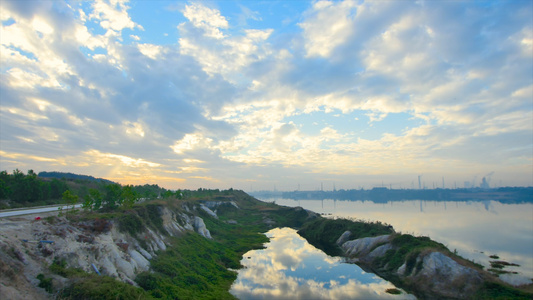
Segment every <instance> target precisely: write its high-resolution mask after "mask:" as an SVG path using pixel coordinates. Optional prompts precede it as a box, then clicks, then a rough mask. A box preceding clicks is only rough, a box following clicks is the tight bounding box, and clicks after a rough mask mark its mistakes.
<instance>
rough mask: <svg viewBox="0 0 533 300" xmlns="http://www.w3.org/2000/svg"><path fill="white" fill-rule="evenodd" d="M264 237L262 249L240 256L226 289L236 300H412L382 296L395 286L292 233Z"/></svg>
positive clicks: (285, 230)
mask: <svg viewBox="0 0 533 300" xmlns="http://www.w3.org/2000/svg"><path fill="white" fill-rule="evenodd" d="M267 236H268V237H269V238H270V242H269V243H268V244H266V245H265V246H266V249H262V250H252V251H249V252H248V253H246V254H244V259H243V260H242V262H241V263H242V265H243V266H244V268H243V269H241V270H239V275H238V278H237V280H236V281H235V282H234V284H233V286H232V288H231V290H230V292H231V293H232V294H233V295H234V296H236V297H237V298H239V299H415V297H414V296H412V295H406V294H405V293H404V294H402V295H399V296H395V295H390V294H388V293H386V292H385V290H386V289H388V288H394V285H392V284H391V283H389V282H387V281H385V280H383V279H381V278H379V277H378V276H376V275H374V274H370V273H366V272H364V271H363V270H362V269H361V268H359V267H358V266H357V265H354V264H346V263H343V262H342V259H341V258H338V257H331V256H328V255H326V254H325V253H324V252H322V251H321V250H318V249H316V248H315V247H313V246H312V245H310V244H309V243H307V241H306V240H305V239H303V238H302V237H300V236H299V235H298V234H297V233H296V231H295V230H294V229H290V228H276V229H272V230H271V231H269V232H268V233H267Z"/></svg>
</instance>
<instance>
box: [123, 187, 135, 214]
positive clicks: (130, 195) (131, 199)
mask: <svg viewBox="0 0 533 300" xmlns="http://www.w3.org/2000/svg"><path fill="white" fill-rule="evenodd" d="M121 199H122V206H123V207H124V208H132V207H133V204H134V203H135V201H136V200H137V193H136V192H135V191H134V190H133V186H132V185H126V186H124V187H123V188H122V193H121Z"/></svg>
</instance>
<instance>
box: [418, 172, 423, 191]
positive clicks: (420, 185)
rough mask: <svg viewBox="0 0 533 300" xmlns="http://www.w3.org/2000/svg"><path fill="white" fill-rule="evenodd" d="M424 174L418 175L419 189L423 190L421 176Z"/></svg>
mask: <svg viewBox="0 0 533 300" xmlns="http://www.w3.org/2000/svg"><path fill="white" fill-rule="evenodd" d="M421 176H422V175H418V189H419V190H421V189H422V183H420V177H421Z"/></svg>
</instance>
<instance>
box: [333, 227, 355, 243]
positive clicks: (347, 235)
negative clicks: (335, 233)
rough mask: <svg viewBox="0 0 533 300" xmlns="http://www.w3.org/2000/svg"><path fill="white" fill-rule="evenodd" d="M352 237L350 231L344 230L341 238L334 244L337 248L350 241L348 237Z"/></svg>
mask: <svg viewBox="0 0 533 300" xmlns="http://www.w3.org/2000/svg"><path fill="white" fill-rule="evenodd" d="M351 235H352V232H351V231H350V230H346V231H345V232H344V233H343V234H341V236H340V237H339V238H338V239H337V242H335V243H336V244H337V245H338V246H340V245H342V244H344V243H346V241H348V240H349V239H350V236H351Z"/></svg>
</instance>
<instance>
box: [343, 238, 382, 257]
mask: <svg viewBox="0 0 533 300" xmlns="http://www.w3.org/2000/svg"><path fill="white" fill-rule="evenodd" d="M389 240H390V235H380V236H376V237H366V238H361V239H356V240H352V241H347V242H345V243H344V244H342V246H341V248H342V249H343V250H344V253H346V255H347V256H363V255H366V254H368V253H369V252H370V250H372V249H373V248H374V247H375V246H376V245H377V244H380V243H386V242H388V241H389Z"/></svg>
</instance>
